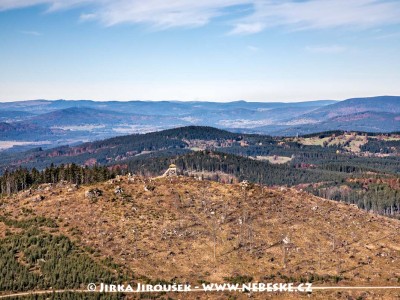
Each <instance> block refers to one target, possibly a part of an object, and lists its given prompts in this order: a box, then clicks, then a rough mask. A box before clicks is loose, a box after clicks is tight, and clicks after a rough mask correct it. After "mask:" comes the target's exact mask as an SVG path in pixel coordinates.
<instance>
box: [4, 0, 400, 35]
mask: <svg viewBox="0 0 400 300" xmlns="http://www.w3.org/2000/svg"><path fill="white" fill-rule="evenodd" d="M39 4H43V5H47V6H48V11H50V12H51V11H55V10H61V9H69V8H71V7H76V6H85V10H86V12H85V13H84V14H82V15H81V20H98V21H99V22H101V23H102V24H104V25H105V26H113V25H116V24H120V23H133V24H147V25H149V26H151V27H154V28H156V29H165V28H170V27H198V26H204V25H205V24H207V23H209V22H210V21H211V20H212V19H213V18H216V17H218V16H221V15H223V14H229V9H227V8H230V7H235V6H239V5H247V6H249V7H251V8H252V9H250V10H246V11H245V12H246V16H244V17H242V18H239V19H235V20H233V21H232V26H233V29H232V30H231V32H230V33H231V34H254V33H257V32H260V31H263V30H265V29H267V28H271V27H284V28H288V29H289V30H310V29H326V28H337V27H346V28H352V29H365V28H377V27H379V26H385V25H389V24H400V1H398V0H304V1H298V0H279V1H278V0H218V1H216V0H201V1H200V0H168V1H167V0H68V1H65V0H0V11H1V10H9V9H16V8H23V7H28V6H33V5H39Z"/></svg>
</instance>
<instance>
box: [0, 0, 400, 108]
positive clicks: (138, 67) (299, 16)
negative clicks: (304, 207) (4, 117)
mask: <svg viewBox="0 0 400 300" xmlns="http://www.w3.org/2000/svg"><path fill="white" fill-rule="evenodd" d="M399 53H400V1H397V0H393V1H384V0H382V1H376V0H302V1H301V0H297V1H296V0H281V1H278V0H213V1H212V0H201V1H198V0H197V1H194V0H146V1H144V0H113V1H112V0H69V1H61V0H0V101H13V100H26V99H61V98H62V99H93V100H136V99H139V100H206V101H230V100H239V99H245V100H249V101H300V100H317V99H346V98H350V97H358V96H373V95H400V55H399Z"/></svg>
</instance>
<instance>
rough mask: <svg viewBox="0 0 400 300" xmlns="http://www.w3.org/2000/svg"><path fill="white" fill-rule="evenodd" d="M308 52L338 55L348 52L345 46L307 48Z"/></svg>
mask: <svg viewBox="0 0 400 300" xmlns="http://www.w3.org/2000/svg"><path fill="white" fill-rule="evenodd" d="M305 50H306V51H308V52H311V53H324V54H337V53H342V52H345V51H346V50H347V48H346V47H344V46H338V45H329V46H307V47H306V48H305Z"/></svg>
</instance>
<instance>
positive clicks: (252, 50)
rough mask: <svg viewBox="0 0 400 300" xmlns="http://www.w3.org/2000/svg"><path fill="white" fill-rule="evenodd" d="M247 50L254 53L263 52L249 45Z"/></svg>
mask: <svg viewBox="0 0 400 300" xmlns="http://www.w3.org/2000/svg"><path fill="white" fill-rule="evenodd" d="M246 48H247V50H249V51H250V52H253V53H256V52H259V51H260V50H261V49H260V48H259V47H257V46H253V45H248V46H247V47H246Z"/></svg>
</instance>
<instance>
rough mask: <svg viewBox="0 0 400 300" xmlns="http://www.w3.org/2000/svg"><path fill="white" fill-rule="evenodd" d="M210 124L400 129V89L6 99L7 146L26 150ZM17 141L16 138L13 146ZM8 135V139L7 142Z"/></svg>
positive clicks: (1, 135) (291, 130)
mask: <svg viewBox="0 0 400 300" xmlns="http://www.w3.org/2000/svg"><path fill="white" fill-rule="evenodd" d="M188 125H207V126H213V127H217V128H221V129H227V130H234V131H237V132H245V133H260V134H270V135H284V136H285V135H296V134H300V135H301V134H308V133H315V132H320V131H327V130H358V131H367V132H392V131H400V97H397V96H380V97H372V98H354V99H348V100H344V101H331V100H321V101H308V102H297V103H281V102H269V103H264V102H246V101H235V102H228V103H219V102H196V101H194V102H182V101H128V102H118V101H105V102H99V101H90V100H77V101H71V100H56V101H47V100H32V101H18V102H3V103H0V149H3V150H4V149H8V150H12V151H22V150H27V149H29V148H31V147H33V144H31V143H30V142H35V146H37V145H38V143H39V144H40V141H43V146H44V147H54V146H58V145H63V144H70V145H75V144H79V143H82V142H87V141H94V140H99V139H104V138H108V137H113V136H118V135H124V134H131V133H146V132H151V131H159V130H163V129H168V128H174V127H180V126H188ZM12 141H18V142H20V143H15V145H17V144H18V145H19V146H15V147H14V148H11V149H10V145H11V146H12V145H13V144H12ZM2 142H3V143H2Z"/></svg>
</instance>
